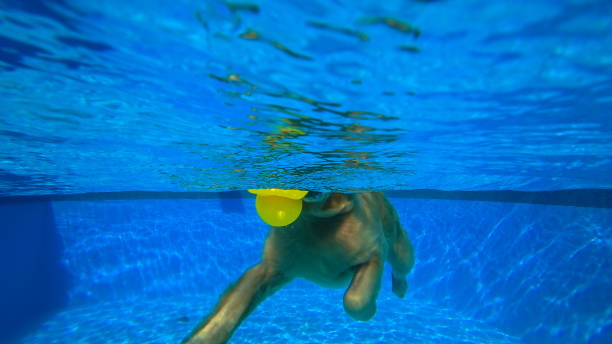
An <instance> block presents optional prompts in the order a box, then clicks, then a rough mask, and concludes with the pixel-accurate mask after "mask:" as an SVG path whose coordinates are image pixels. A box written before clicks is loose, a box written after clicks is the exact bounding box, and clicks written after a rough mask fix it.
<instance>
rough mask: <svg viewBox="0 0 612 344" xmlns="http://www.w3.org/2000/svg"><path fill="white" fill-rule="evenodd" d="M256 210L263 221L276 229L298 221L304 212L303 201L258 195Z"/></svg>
mask: <svg viewBox="0 0 612 344" xmlns="http://www.w3.org/2000/svg"><path fill="white" fill-rule="evenodd" d="M255 208H257V213H258V214H259V217H261V219H262V220H264V221H265V222H266V223H267V224H269V225H270V226H274V227H282V226H287V225H289V224H291V223H292V222H293V221H295V220H297V218H298V216H300V213H301V212H302V200H295V199H291V198H285V197H279V196H262V195H257V199H256V200H255Z"/></svg>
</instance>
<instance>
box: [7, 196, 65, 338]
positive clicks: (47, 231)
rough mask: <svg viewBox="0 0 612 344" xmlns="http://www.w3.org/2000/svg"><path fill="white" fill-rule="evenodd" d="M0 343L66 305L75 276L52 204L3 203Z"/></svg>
mask: <svg viewBox="0 0 612 344" xmlns="http://www.w3.org/2000/svg"><path fill="white" fill-rule="evenodd" d="M0 219H1V220H0V221H1V223H2V230H1V231H0V276H2V284H1V285H0V342H4V341H7V340H13V339H15V338H18V337H19V336H22V335H23V334H25V333H27V331H31V330H32V329H33V328H35V326H36V325H37V324H39V323H40V322H41V321H43V320H46V319H48V318H49V317H50V316H51V315H52V314H53V313H55V312H57V311H58V310H60V309H62V308H64V307H66V306H67V305H68V292H69V289H70V288H71V286H72V280H71V276H70V273H69V271H68V269H67V268H66V266H65V264H64V262H63V256H64V246H63V243H62V239H61V238H60V236H59V233H58V232H57V229H56V226H55V216H54V214H53V209H52V206H51V203H49V202H41V203H28V204H13V205H8V204H3V205H0Z"/></svg>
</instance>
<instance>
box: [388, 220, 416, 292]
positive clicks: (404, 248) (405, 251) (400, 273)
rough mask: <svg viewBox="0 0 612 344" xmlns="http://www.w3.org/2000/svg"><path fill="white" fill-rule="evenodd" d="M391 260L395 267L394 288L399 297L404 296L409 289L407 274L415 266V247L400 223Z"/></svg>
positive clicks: (392, 248) (393, 274)
mask: <svg viewBox="0 0 612 344" xmlns="http://www.w3.org/2000/svg"><path fill="white" fill-rule="evenodd" d="M389 253H390V254H389V262H390V263H391V267H392V268H393V273H392V281H391V283H392V290H393V293H394V294H395V295H397V296H398V297H404V295H405V294H406V290H407V289H408V282H406V275H408V273H409V272H410V271H411V270H412V267H413V266H414V248H413V247H412V244H411V243H410V240H409V239H408V235H407V234H406V231H405V230H404V228H403V227H402V226H401V225H399V224H398V228H397V231H396V237H395V241H394V242H393V245H392V246H391V250H390V252H389Z"/></svg>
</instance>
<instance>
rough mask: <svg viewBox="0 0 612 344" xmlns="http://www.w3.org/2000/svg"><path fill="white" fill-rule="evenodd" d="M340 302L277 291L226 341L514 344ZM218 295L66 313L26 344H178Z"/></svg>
mask: <svg viewBox="0 0 612 344" xmlns="http://www.w3.org/2000/svg"><path fill="white" fill-rule="evenodd" d="M341 295H342V292H341V291H339V294H338V296H339V297H338V298H337V299H336V298H333V297H330V295H329V293H328V292H327V293H326V294H323V292H321V293H320V295H319V292H318V291H317V290H312V291H311V290H306V291H304V292H303V293H300V295H296V292H295V291H281V292H279V293H278V294H277V295H275V296H274V297H272V298H271V299H268V300H267V301H265V302H264V303H263V304H262V305H261V306H260V307H259V308H258V309H256V310H255V312H254V313H253V314H252V315H251V316H250V317H249V318H248V319H247V320H246V321H245V322H244V323H243V324H242V326H241V327H240V328H239V329H238V330H237V331H236V332H235V334H234V336H233V338H232V340H231V341H230V342H231V343H346V344H348V343H402V344H404V343H520V342H521V340H520V339H518V338H515V337H511V336H508V335H506V334H504V333H502V332H500V331H499V330H497V329H495V328H491V327H490V326H486V325H485V324H483V323H482V322H480V321H477V320H473V319H469V318H466V317H463V316H460V315H457V314H453V312H450V311H448V310H445V309H439V308H437V307H435V306H433V305H431V304H429V303H423V302H417V301H413V300H412V301H411V300H399V299H396V298H394V297H393V296H392V295H381V296H380V298H379V301H378V312H377V314H376V316H375V317H374V318H373V319H372V320H370V321H369V322H357V321H353V320H352V319H351V318H349V317H348V316H347V315H345V314H344V312H343V310H342V298H341ZM216 300H217V298H216V295H215V296H213V295H199V296H176V297H172V298H153V299H147V298H132V299H127V300H122V301H114V302H108V303H98V304H91V305H86V306H81V307H73V308H68V309H66V310H64V311H62V312H60V313H58V314H56V315H55V316H54V317H53V318H52V319H50V320H48V321H47V322H45V323H44V324H43V325H42V326H41V327H40V328H39V329H38V330H37V331H36V332H35V333H32V334H30V335H29V336H27V337H26V338H25V339H24V341H23V342H24V343H28V344H30V343H41V344H42V343H45V344H48V343H179V342H180V341H181V339H182V338H184V336H185V335H186V334H187V333H189V331H190V330H191V329H192V328H193V326H195V324H197V323H198V322H199V321H200V319H201V317H202V316H203V315H205V314H207V313H208V311H209V310H210V307H212V306H213V305H214V303H215V302H216Z"/></svg>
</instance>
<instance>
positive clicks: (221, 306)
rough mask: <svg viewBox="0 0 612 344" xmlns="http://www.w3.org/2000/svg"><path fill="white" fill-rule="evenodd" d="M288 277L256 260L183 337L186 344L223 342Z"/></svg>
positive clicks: (219, 343)
mask: <svg viewBox="0 0 612 344" xmlns="http://www.w3.org/2000/svg"><path fill="white" fill-rule="evenodd" d="M289 281H290V279H289V278H288V277H286V276H284V275H282V274H280V273H278V272H277V271H275V269H272V268H270V267H268V266H267V265H266V264H264V263H259V264H257V265H255V266H253V267H251V268H250V269H248V270H247V271H246V272H245V273H244V274H243V275H242V277H240V279H239V280H238V282H237V283H236V284H235V285H234V286H232V287H230V288H229V289H228V291H227V292H226V293H225V294H224V295H223V296H222V297H221V299H220V301H219V303H218V304H217V306H216V307H215V310H214V312H213V314H212V315H210V316H209V317H208V318H207V319H206V320H205V321H203V322H202V323H201V325H199V326H198V327H197V328H196V329H195V330H194V331H193V332H192V333H191V335H190V336H189V337H188V338H186V339H185V340H184V341H183V343H186V344H203V343H205V344H221V343H226V342H227V341H228V340H229V339H230V337H231V336H232V334H233V333H234V331H235V330H236V328H237V327H238V325H240V323H241V322H242V321H243V320H244V319H245V318H246V317H247V316H248V315H249V314H250V313H251V312H252V311H253V310H254V309H255V307H256V306H257V305H258V304H259V303H261V302H262V301H263V300H264V299H266V298H267V297H268V296H270V295H272V294H273V293H274V292H275V291H277V290H278V289H280V288H281V287H282V286H283V285H285V284H286V283H288V282H289Z"/></svg>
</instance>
